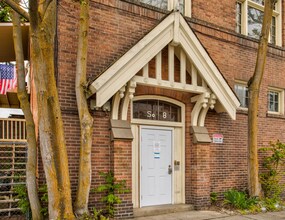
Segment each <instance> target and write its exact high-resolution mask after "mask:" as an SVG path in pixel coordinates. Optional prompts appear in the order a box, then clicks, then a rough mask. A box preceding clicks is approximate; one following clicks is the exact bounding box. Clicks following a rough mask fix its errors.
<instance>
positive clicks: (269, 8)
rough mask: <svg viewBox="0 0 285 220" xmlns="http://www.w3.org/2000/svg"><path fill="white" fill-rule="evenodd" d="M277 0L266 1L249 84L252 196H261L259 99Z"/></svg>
mask: <svg viewBox="0 0 285 220" xmlns="http://www.w3.org/2000/svg"><path fill="white" fill-rule="evenodd" d="M276 2H277V0H265V5H264V17H263V23H262V30H261V37H260V42H259V45H258V52H257V59H256V64H255V70H254V74H253V77H252V78H251V80H250V81H249V83H248V91H249V106H248V189H249V194H250V195H251V196H260V194H261V187H260V183H259V178H258V174H259V173H258V172H259V171H258V170H259V169H258V153H257V150H258V146H257V145H258V143H257V133H258V129H257V128H258V97H259V91H260V86H261V82H262V78H263V73H264V67H265V61H266V53H267V46H268V38H269V31H270V27H271V22H272V13H273V9H274V5H275V3H276Z"/></svg>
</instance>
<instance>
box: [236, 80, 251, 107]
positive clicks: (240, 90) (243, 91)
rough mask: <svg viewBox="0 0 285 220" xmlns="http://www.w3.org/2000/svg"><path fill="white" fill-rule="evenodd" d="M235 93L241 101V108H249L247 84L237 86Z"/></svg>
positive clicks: (242, 83) (238, 83) (240, 83)
mask: <svg viewBox="0 0 285 220" xmlns="http://www.w3.org/2000/svg"><path fill="white" fill-rule="evenodd" d="M235 92H236V95H237V97H238V99H239V101H240V107H241V108H248V88H247V85H246V83H245V82H237V83H236V84H235Z"/></svg>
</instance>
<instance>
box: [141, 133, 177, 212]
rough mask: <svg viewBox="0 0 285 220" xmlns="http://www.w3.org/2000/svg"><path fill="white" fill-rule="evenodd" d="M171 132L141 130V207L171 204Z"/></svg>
mask: <svg viewBox="0 0 285 220" xmlns="http://www.w3.org/2000/svg"><path fill="white" fill-rule="evenodd" d="M172 142H173V141H172V130H167V129H154V128H142V129H141V207H143V206H151V205H162V204H171V203H172V196H171V195H172V178H171V177H172V163H171V161H172Z"/></svg>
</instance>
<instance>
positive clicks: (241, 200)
mask: <svg viewBox="0 0 285 220" xmlns="http://www.w3.org/2000/svg"><path fill="white" fill-rule="evenodd" d="M224 195H225V199H224V204H226V205H230V206H231V207H233V208H235V209H241V210H244V209H250V208H251V207H252V206H254V205H256V204H257V202H258V200H257V198H255V197H252V198H248V196H247V194H246V193H244V192H239V191H237V190H234V189H230V190H228V191H226V192H225V194H224Z"/></svg>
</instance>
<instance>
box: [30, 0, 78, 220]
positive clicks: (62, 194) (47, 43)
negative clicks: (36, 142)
mask: <svg viewBox="0 0 285 220" xmlns="http://www.w3.org/2000/svg"><path fill="white" fill-rule="evenodd" d="M29 4H30V36H31V60H32V70H33V75H34V79H35V80H34V82H35V89H36V94H37V104H38V117H39V138H40V149H41V155H42V161H43V167H44V170H45V176H46V181H47V187H48V198H49V218H50V219H74V218H75V217H74V214H73V210H72V200H71V189H70V179H69V170H68V158H67V152H66V144H65V138H64V132H63V123H62V117H61V111H60V105H59V99H58V94H57V87H56V81H55V76H54V40H55V30H56V0H51V1H45V2H40V4H41V5H38V2H37V1H36V0H30V1H29Z"/></svg>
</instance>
